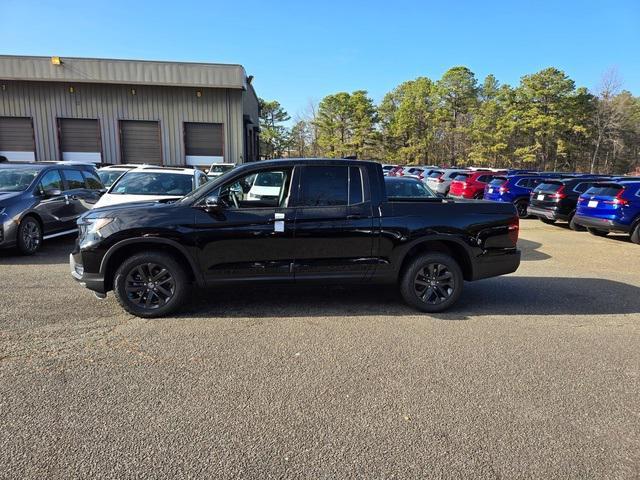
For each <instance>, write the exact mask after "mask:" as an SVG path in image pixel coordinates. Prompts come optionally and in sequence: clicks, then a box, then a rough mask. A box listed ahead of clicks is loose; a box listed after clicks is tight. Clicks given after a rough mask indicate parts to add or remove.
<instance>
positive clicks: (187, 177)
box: [94, 166, 208, 208]
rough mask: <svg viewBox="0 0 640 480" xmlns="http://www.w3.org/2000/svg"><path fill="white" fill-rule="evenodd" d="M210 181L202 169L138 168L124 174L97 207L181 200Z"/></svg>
mask: <svg viewBox="0 0 640 480" xmlns="http://www.w3.org/2000/svg"><path fill="white" fill-rule="evenodd" d="M207 181H208V178H207V176H206V175H205V174H204V173H203V172H201V171H200V170H198V169H194V168H181V167H151V166H147V167H138V168H135V169H133V170H130V171H128V172H125V173H124V174H123V175H121V176H120V177H119V178H118V179H117V180H116V181H115V182H114V183H113V185H111V186H110V187H109V189H108V190H107V193H105V194H104V195H103V196H102V198H101V199H100V200H99V201H98V203H96V205H95V207H94V208H100V207H106V206H109V205H118V204H121V203H131V202H139V201H150V200H155V201H158V200H163V201H169V200H177V199H179V198H181V197H184V196H185V195H186V194H187V193H189V192H190V191H191V190H194V189H196V188H198V187H199V186H200V185H203V184H204V183H206V182H207Z"/></svg>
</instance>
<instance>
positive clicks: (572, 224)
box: [569, 215, 586, 232]
mask: <svg viewBox="0 0 640 480" xmlns="http://www.w3.org/2000/svg"><path fill="white" fill-rule="evenodd" d="M573 217H574V216H573V215H571V217H570V218H569V228H570V229H571V230H573V231H574V232H584V231H585V230H586V228H585V227H583V226H582V225H578V224H577V223H576V222H575V221H574V219H573Z"/></svg>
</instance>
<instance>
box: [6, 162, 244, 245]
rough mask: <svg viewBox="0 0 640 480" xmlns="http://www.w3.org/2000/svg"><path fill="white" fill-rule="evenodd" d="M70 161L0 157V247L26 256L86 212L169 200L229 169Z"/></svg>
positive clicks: (70, 231) (73, 227)
mask: <svg viewBox="0 0 640 480" xmlns="http://www.w3.org/2000/svg"><path fill="white" fill-rule="evenodd" d="M234 166H235V165H233V164H214V165H212V166H211V167H210V168H209V169H207V170H205V171H203V170H200V169H197V168H182V167H159V166H154V165H108V166H104V167H102V168H98V169H96V166H95V165H94V164H82V163H73V162H24V163H20V162H0V248H12V247H17V249H18V250H19V251H20V252H21V253H23V254H25V255H31V254H34V253H35V252H37V251H38V249H39V248H40V246H41V244H42V241H43V240H47V239H49V238H53V237H58V236H62V235H67V234H74V233H76V232H77V231H78V227H77V225H76V221H77V219H78V218H79V217H80V215H82V214H83V213H85V212H86V211H88V210H90V209H93V208H99V207H105V206H110V205H117V204H123V203H132V202H137V201H141V200H155V201H160V202H171V201H175V200H177V199H179V198H182V197H183V196H185V195H187V194H188V193H190V192H191V191H193V190H195V189H197V188H199V187H201V186H203V185H204V184H205V183H207V182H208V181H209V180H210V179H211V178H215V177H217V176H219V175H222V174H223V173H225V172H227V171H229V170H231V169H232V168H233V167H234Z"/></svg>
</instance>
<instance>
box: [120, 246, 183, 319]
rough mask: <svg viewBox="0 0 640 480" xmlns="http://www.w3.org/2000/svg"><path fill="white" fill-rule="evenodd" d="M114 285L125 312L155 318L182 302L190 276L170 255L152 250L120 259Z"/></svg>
mask: <svg viewBox="0 0 640 480" xmlns="http://www.w3.org/2000/svg"><path fill="white" fill-rule="evenodd" d="M163 271H164V272H165V273H163ZM113 285H114V286H113V291H114V294H115V296H116V299H117V300H118V303H119V304H120V306H121V307H122V308H124V309H125V310H126V311H127V312H129V313H130V314H132V315H135V316H137V317H142V318H155V317H163V316H165V315H169V314H170V313H173V312H175V311H176V310H177V309H178V308H180V307H181V306H182V304H184V302H185V299H186V297H187V293H188V291H189V277H188V276H187V273H186V272H185V269H184V268H183V267H182V266H181V265H180V264H179V263H178V262H177V261H176V259H175V258H174V257H173V256H172V255H169V254H167V253H164V252H157V251H155V252H154V251H151V252H145V253H138V254H136V255H133V256H131V257H129V258H127V259H126V260H125V261H124V262H122V264H121V265H120V266H119V267H118V269H117V270H116V273H115V277H114V282H113ZM151 285H153V286H151Z"/></svg>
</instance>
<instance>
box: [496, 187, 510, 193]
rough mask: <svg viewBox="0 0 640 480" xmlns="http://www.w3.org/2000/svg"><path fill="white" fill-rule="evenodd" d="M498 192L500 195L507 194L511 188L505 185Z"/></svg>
mask: <svg viewBox="0 0 640 480" xmlns="http://www.w3.org/2000/svg"><path fill="white" fill-rule="evenodd" d="M498 191H499V192H500V193H507V192H508V191H509V187H507V186H505V185H503V186H502V187H500V188H499V189H498Z"/></svg>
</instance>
